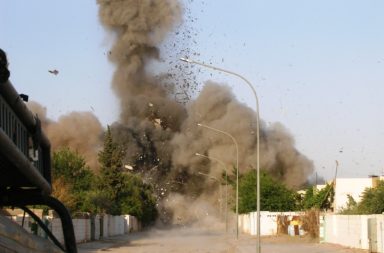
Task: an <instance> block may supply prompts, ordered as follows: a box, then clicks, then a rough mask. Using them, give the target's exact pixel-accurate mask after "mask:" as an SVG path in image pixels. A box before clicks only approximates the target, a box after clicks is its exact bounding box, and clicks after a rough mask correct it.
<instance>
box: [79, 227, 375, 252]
mask: <svg viewBox="0 0 384 253" xmlns="http://www.w3.org/2000/svg"><path fill="white" fill-rule="evenodd" d="M96 252H111V253H123V252H124V253H251V252H252V253H253V252H256V237H252V236H248V235H244V234H241V235H240V236H239V239H236V237H235V235H234V234H226V233H223V232H217V231H209V230H201V229H187V228H182V229H181V228H179V229H173V230H151V231H147V232H140V233H134V234H128V235H124V236H117V237H113V238H109V239H105V240H102V241H97V242H91V243H85V244H80V245H79V253H96ZM261 252H262V253H291V252H294V253H325V252H329V253H363V252H367V251H364V250H360V249H350V248H345V247H342V246H339V245H334V244H328V243H321V244H320V243H318V242H317V241H316V240H311V239H309V238H306V237H304V238H300V237H289V236H272V237H262V238H261Z"/></svg>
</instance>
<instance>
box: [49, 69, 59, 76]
mask: <svg viewBox="0 0 384 253" xmlns="http://www.w3.org/2000/svg"><path fill="white" fill-rule="evenodd" d="M48 72H49V73H51V74H53V75H55V76H57V75H58V74H59V71H58V70H57V69H54V70H48Z"/></svg>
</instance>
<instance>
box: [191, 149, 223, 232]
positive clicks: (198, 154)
mask: <svg viewBox="0 0 384 253" xmlns="http://www.w3.org/2000/svg"><path fill="white" fill-rule="evenodd" d="M195 155H197V156H201V157H204V158H207V159H209V160H214V161H216V162H218V163H220V164H221V165H222V166H223V167H224V171H225V212H224V219H225V232H226V233H227V232H228V170H227V166H226V165H225V163H224V162H223V161H221V160H220V159H218V158H216V157H213V156H206V155H203V154H200V153H195ZM220 191H221V189H220Z"/></svg>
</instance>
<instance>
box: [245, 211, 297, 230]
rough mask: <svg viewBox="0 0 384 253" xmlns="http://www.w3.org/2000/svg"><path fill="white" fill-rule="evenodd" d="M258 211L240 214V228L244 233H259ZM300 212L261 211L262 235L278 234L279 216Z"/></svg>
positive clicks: (293, 214) (295, 214) (294, 214)
mask: <svg viewBox="0 0 384 253" xmlns="http://www.w3.org/2000/svg"><path fill="white" fill-rule="evenodd" d="M256 214H257V212H251V213H248V214H241V215H239V230H240V231H241V232H243V233H246V234H250V235H256V234H257V215H256ZM301 214H302V213H300V212H268V211H262V212H260V235H276V234H277V217H278V216H280V215H285V216H300V215H301Z"/></svg>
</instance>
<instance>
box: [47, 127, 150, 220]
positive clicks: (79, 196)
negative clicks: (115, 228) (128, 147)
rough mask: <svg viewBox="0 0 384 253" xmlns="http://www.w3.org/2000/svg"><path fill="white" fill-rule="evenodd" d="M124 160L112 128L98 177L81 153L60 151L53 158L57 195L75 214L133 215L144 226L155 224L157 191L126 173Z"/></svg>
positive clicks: (68, 150) (106, 139)
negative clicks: (113, 136) (154, 194)
mask: <svg viewBox="0 0 384 253" xmlns="http://www.w3.org/2000/svg"><path fill="white" fill-rule="evenodd" d="M123 157H124V152H123V149H122V148H121V147H120V146H119V145H117V144H116V143H115V142H114V141H113V139H112V135H111V130H110V128H109V127H108V129H107V132H106V134H105V140H104V147H103V149H102V150H101V151H100V152H99V163H100V171H99V173H98V174H97V175H96V174H94V172H92V171H91V170H90V169H89V167H88V166H87V165H86V163H85V159H84V158H83V157H82V156H81V155H80V154H78V153H77V152H75V151H72V150H70V149H69V148H63V149H61V150H58V151H57V152H55V153H54V154H53V170H52V178H53V183H52V185H53V195H54V196H55V197H57V198H58V199H59V200H61V201H62V202H63V203H64V204H65V205H66V206H67V208H68V209H69V210H70V212H71V213H72V214H75V213H77V212H88V213H91V214H97V213H108V214H112V215H120V214H130V215H134V216H136V217H137V218H138V219H139V220H140V221H141V222H142V223H143V225H147V224H149V223H151V222H153V221H154V220H155V219H156V217H157V210H156V199H155V197H154V196H153V189H152V187H151V186H150V185H147V184H145V183H143V181H142V179H141V177H140V176H139V175H135V174H132V173H130V172H125V171H124V170H123Z"/></svg>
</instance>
